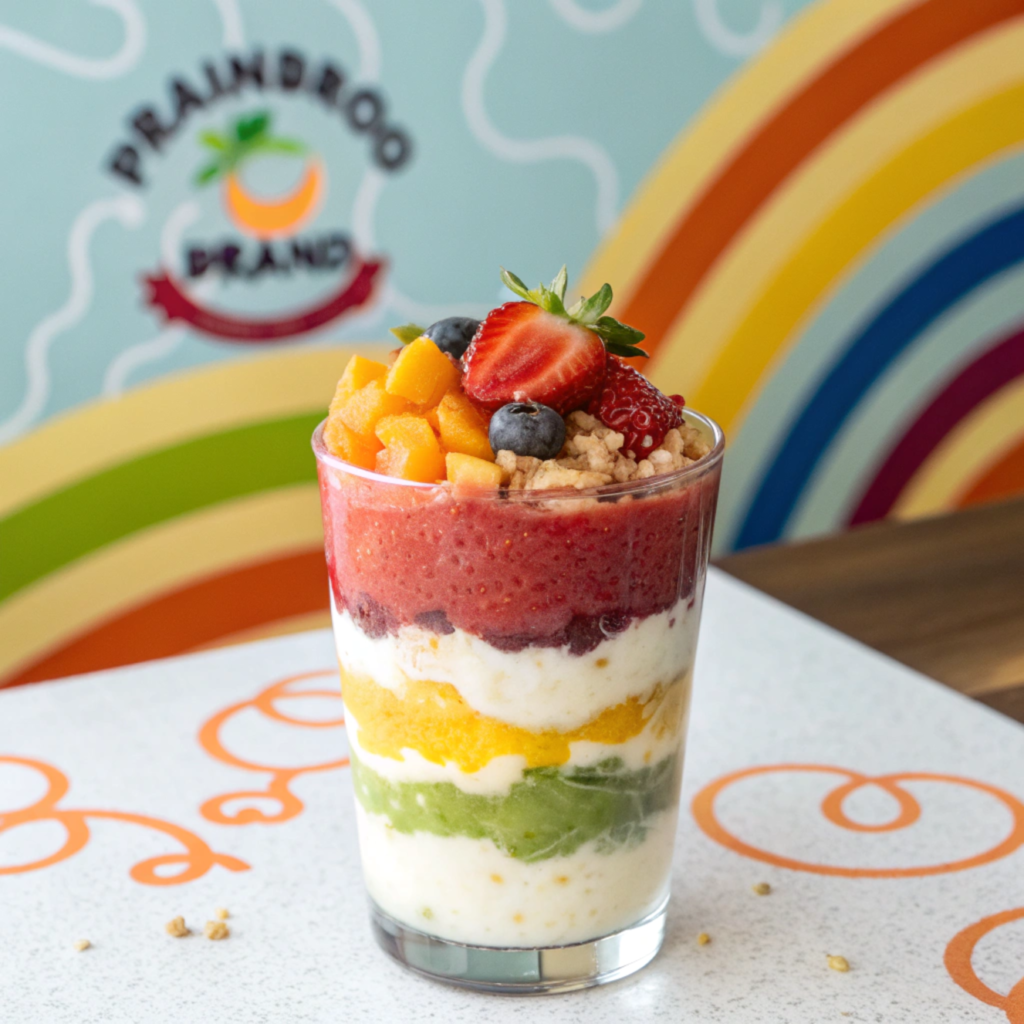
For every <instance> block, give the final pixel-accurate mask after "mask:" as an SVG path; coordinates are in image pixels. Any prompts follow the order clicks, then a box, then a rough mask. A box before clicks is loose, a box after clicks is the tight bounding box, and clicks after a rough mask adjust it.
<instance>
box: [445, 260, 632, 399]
mask: <svg viewBox="0 0 1024 1024" xmlns="http://www.w3.org/2000/svg"><path fill="white" fill-rule="evenodd" d="M567 278H568V275H567V274H566V270H565V267H562V269H561V270H560V271H559V272H558V273H557V274H556V275H555V279H554V280H553V281H552V282H551V284H550V286H545V285H543V284H541V285H538V286H537V287H536V288H527V287H526V285H525V284H523V282H522V281H520V280H519V278H518V277H516V275H515V274H510V273H509V272H508V271H507V270H505V268H504V267H502V270H501V280H502V281H503V282H504V284H505V286H506V287H507V288H508V289H509V290H510V291H511V292H512V293H513V294H515V295H518V296H519V297H520V298H521V299H523V300H525V301H523V302H506V303H505V304H504V305H503V306H499V307H498V308H497V309H493V310H491V312H490V313H489V314H488V315H487V318H486V319H485V320H484V322H483V323H482V324H481V325H480V327H479V329H478V330H477V332H476V336H475V337H474V338H473V341H472V343H471V344H470V346H469V348H468V349H467V350H466V354H465V355H464V356H463V357H462V365H463V369H464V375H463V378H462V386H463V389H464V390H465V392H466V394H467V395H469V397H470V398H471V399H472V400H473V401H474V402H476V403H477V404H478V405H480V406H482V407H483V408H485V409H491V410H494V409H499V408H501V406H503V405H507V404H508V403H509V402H521V401H525V402H539V403H540V404H541V405H547V406H550V407H551V408H552V409H555V410H556V411H557V412H559V413H560V414H561V415H563V416H564V415H565V414H566V413H568V412H572V411H573V410H574V409H582V408H583V407H584V406H585V405H586V404H587V403H588V402H589V401H590V399H591V398H593V396H594V395H595V394H596V393H597V392H598V390H599V389H600V387H601V382H602V380H603V379H604V373H605V363H606V361H607V356H606V350H607V352H614V353H615V354H616V355H620V356H638V355H639V356H642V355H646V354H647V353H646V352H644V350H643V349H641V348H637V342H639V341H643V337H644V336H643V334H641V333H640V331H637V330H634V328H632V327H627V326H626V325H625V324H620V323H619V321H618V320H615V319H614V318H613V317H610V316H605V315H604V313H605V310H606V309H607V308H608V306H609V305H611V301H612V290H611V287H610V286H609V285H602V286H601V288H600V289H599V290H598V291H597V292H595V293H594V294H593V295H591V296H590V298H589V299H587V298H581V299H580V300H579V302H576V303H574V304H573V305H571V306H570V307H569V308H568V309H566V307H565V302H564V299H565V285H566V280H567Z"/></svg>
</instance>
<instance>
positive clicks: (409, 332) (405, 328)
mask: <svg viewBox="0 0 1024 1024" xmlns="http://www.w3.org/2000/svg"><path fill="white" fill-rule="evenodd" d="M425 330H426V328H425V327H420V325H419V324H402V325H401V327H392V328H391V333H392V334H393V335H394V336H395V337H396V338H397V339H398V340H399V341H400V342H401V343H402V344H403V345H408V344H409V343H410V342H411V341H415V340H416V339H417V338H418V337H419V336H420V335H421V334H423V332H424V331H425Z"/></svg>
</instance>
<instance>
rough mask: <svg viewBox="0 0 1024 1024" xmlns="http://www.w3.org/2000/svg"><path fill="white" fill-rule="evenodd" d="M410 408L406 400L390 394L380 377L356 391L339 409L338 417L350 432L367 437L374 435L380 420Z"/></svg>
mask: <svg viewBox="0 0 1024 1024" xmlns="http://www.w3.org/2000/svg"><path fill="white" fill-rule="evenodd" d="M408 407H409V403H408V402H406V400H405V399H404V398H399V397H398V395H391V394H388V392H387V391H385V390H384V380H383V378H380V377H378V378H377V379H376V380H371V381H370V383H369V384H365V385H364V386H363V387H361V388H359V390H358V391H354V392H353V393H352V394H351V395H350V396H349V397H348V398H347V399H346V400H345V401H344V402H343V403H342V404H341V405H340V406H339V407H338V415H339V416H340V417H341V421H342V423H344V424H345V426H346V427H348V428H349V430H354V431H355V432H356V433H357V434H362V435H363V436H367V435H372V434H373V431H374V428H375V427H376V426H377V422H378V421H379V420H381V419H383V418H384V417H385V416H396V415H398V414H399V413H401V412H405V410H406V409H407V408H408Z"/></svg>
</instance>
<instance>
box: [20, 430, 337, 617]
mask: <svg viewBox="0 0 1024 1024" xmlns="http://www.w3.org/2000/svg"><path fill="white" fill-rule="evenodd" d="M322 417H323V411H322V410H317V411H316V412H308V413H303V414H301V415H295V416H288V417H285V418H282V419H276V420H268V421H266V422H263V423H254V424H250V425H247V426H244V427H237V428H234V429H231V430H225V431H222V432H220V433H216V434H209V435H207V436H206V437H200V438H196V439H194V440H191V441H186V442H184V443H182V444H177V445H173V446H171V447H168V448H163V449H160V450H158V451H154V452H150V453H147V454H146V455H143V456H140V457H138V458H136V459H132V460H131V461H130V462H124V463H122V464H121V465H118V466H115V467H113V468H111V469H108V470H104V471H103V472H100V473H96V474H94V475H93V476H89V477H87V478H86V479H84V480H80V481H78V482H77V483H74V484H72V485H70V486H68V487H65V488H63V489H62V490H60V491H56V492H54V493H53V494H49V495H47V496H46V497H45V498H42V499H41V500H39V501H37V502H34V503H33V504H30V505H25V506H23V507H22V508H20V509H18V510H17V511H16V512H13V513H12V514H11V515H9V516H7V517H6V518H5V519H3V520H0V551H2V552H3V553H4V555H3V560H2V564H3V571H2V574H0V601H3V600H4V599H5V598H7V597H9V596H10V595H11V594H13V593H15V592H17V591H18V590H21V589H22V588H24V587H27V586H28V585H29V584H31V583H33V582H35V581H36V580H38V579H41V578H42V577H44V576H46V575H48V574H49V573H52V572H55V571H56V570H58V569H60V568H62V567H63V566H65V565H67V564H69V563H70V562H73V561H74V560H75V559H78V558H81V557H83V556H84V555H88V554H90V553H91V552H94V551H98V550H99V549H101V548H103V547H105V546H106V545H108V544H111V543H113V542H115V541H118V540H120V539H122V538H123V537H126V536H128V535H130V534H132V533H135V532H137V531H139V530H144V529H145V528H146V527H149V526H154V525H156V524H157V523H162V522H165V521H167V520H169V519H173V518H175V517H176V516H181V515H184V514H186V513H188V512H194V511H196V510H198V509H201V508H206V507H208V506H210V505H214V504H217V503H218V502H223V501H229V500H231V499H233V498H239V497H243V496H245V495H249V494H255V493H258V492H261V491H268V490H272V489H274V488H278V487H289V486H292V485H294V484H298V483H307V482H309V481H313V480H315V479H316V463H315V461H314V459H313V455H312V452H311V451H310V449H309V438H310V436H311V435H312V433H313V430H314V428H315V427H316V425H317V423H318V422H319V421H320V420H321V419H322Z"/></svg>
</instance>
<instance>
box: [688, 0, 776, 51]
mask: <svg viewBox="0 0 1024 1024" xmlns="http://www.w3.org/2000/svg"><path fill="white" fill-rule="evenodd" d="M693 11H694V14H696V16H697V24H698V25H700V27H701V30H702V31H703V33H704V35H705V37H706V38H707V40H708V42H709V43H711V45H712V46H714V47H715V49H716V50H718V51H719V52H720V53H724V54H725V55H726V56H727V57H749V56H751V54H754V53H757V52H758V50H761V49H763V48H764V47H765V46H766V45H767V44H768V43H769V42H771V39H772V37H773V36H774V35H775V33H776V32H778V30H779V28H780V27H781V26H782V22H783V21H784V19H785V13H784V12H783V10H782V4H781V3H779V0H765V4H764V6H763V7H762V8H761V14H760V16H759V18H758V22H757V25H756V26H755V27H754V28H753V29H752V30H751V31H750V32H736V31H735V30H733V29H731V28H729V26H728V25H726V23H725V22H724V21H723V20H722V16H721V15H720V14H719V13H718V0H693Z"/></svg>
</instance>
